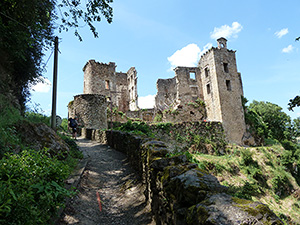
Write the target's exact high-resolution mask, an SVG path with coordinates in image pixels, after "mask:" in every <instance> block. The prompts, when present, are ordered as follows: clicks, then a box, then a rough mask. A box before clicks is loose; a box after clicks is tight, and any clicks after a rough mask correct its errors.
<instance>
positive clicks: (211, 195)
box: [88, 130, 283, 225]
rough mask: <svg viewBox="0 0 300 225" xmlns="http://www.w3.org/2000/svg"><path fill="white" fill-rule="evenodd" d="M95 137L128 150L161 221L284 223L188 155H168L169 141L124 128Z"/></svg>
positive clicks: (93, 133) (92, 136)
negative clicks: (231, 189) (231, 192)
mask: <svg viewBox="0 0 300 225" xmlns="http://www.w3.org/2000/svg"><path fill="white" fill-rule="evenodd" d="M88 133H89V134H90V136H89V138H90V139H93V140H96V141H98V142H100V143H104V144H108V145H110V146H111V147H113V148H114V149H116V150H118V151H121V152H123V153H124V154H126V155H127V157H128V160H129V161H130V163H131V165H132V167H133V168H134V169H135V170H136V171H137V173H138V175H140V177H141V180H142V182H143V184H144V185H145V196H146V200H147V202H148V203H149V204H151V209H152V212H153V214H154V217H155V220H156V224H158V225H160V224H176V225H177V224H178V225H181V224H191V225H192V224H274V225H275V224H283V223H282V221H281V220H280V219H279V218H278V217H277V216H276V215H275V214H274V213H273V212H272V211H271V210H270V209H269V208H268V207H267V206H266V205H264V204H262V203H259V202H253V201H248V200H243V199H238V198H235V197H232V196H230V195H228V194H226V190H227V188H226V187H225V186H222V185H221V184H220V183H219V182H218V180H217V178H216V177H214V176H212V175H210V174H208V173H206V172H205V171H203V170H201V169H199V168H198V166H197V164H193V163H190V162H189V160H188V158H187V156H186V155H179V156H174V157H168V153H169V150H168V148H167V147H166V145H165V143H164V142H161V141H156V140H151V139H148V138H142V137H139V136H134V135H131V134H129V133H124V132H120V131H100V130H91V131H89V132H88Z"/></svg>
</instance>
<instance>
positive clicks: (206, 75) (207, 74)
mask: <svg viewBox="0 0 300 225" xmlns="http://www.w3.org/2000/svg"><path fill="white" fill-rule="evenodd" d="M204 72H205V77H208V76H209V69H208V68H207V67H206V68H205V69H204Z"/></svg>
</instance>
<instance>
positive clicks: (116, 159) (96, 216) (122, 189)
mask: <svg viewBox="0 0 300 225" xmlns="http://www.w3.org/2000/svg"><path fill="white" fill-rule="evenodd" d="M78 145H79V147H80V149H81V150H82V152H83V155H84V158H85V159H87V160H88V163H87V165H86V169H85V171H84V173H83V175H82V177H81V180H80V182H79V185H78V194H77V195H76V196H75V197H73V198H72V199H71V201H70V202H69V204H68V205H67V207H66V208H65V210H64V212H63V214H62V217H61V219H60V221H59V222H58V223H57V224H58V225H62V224H82V225H83V224H84V225H93V224H97V225H119V224H120V225H134V224H139V225H154V224H155V223H154V222H153V221H152V219H151V213H150V208H149V207H147V206H146V204H145V197H144V195H143V191H144V189H143V187H142V185H141V184H140V183H139V181H138V180H137V177H136V175H135V173H134V170H133V169H132V168H131V167H130V165H129V163H128V161H127V160H126V156H125V155H124V154H123V153H121V152H118V151H116V150H114V149H112V148H110V147H109V146H107V145H102V144H99V143H97V142H92V141H90V140H87V139H79V140H78ZM97 192H98V193H99V196H100V199H101V206H102V211H100V209H99V203H98V199H97Z"/></svg>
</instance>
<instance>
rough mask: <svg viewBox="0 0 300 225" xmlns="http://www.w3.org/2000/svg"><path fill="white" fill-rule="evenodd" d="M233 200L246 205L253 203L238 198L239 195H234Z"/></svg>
mask: <svg viewBox="0 0 300 225" xmlns="http://www.w3.org/2000/svg"><path fill="white" fill-rule="evenodd" d="M232 201H233V202H234V203H236V204H238V205H246V204H251V203H253V201H250V200H246V199H241V198H237V197H232Z"/></svg>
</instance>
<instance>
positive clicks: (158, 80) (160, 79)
mask: <svg viewBox="0 0 300 225" xmlns="http://www.w3.org/2000/svg"><path fill="white" fill-rule="evenodd" d="M174 79H175V77H172V78H166V79H163V78H159V79H157V81H156V83H158V82H165V81H172V80H174Z"/></svg>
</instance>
